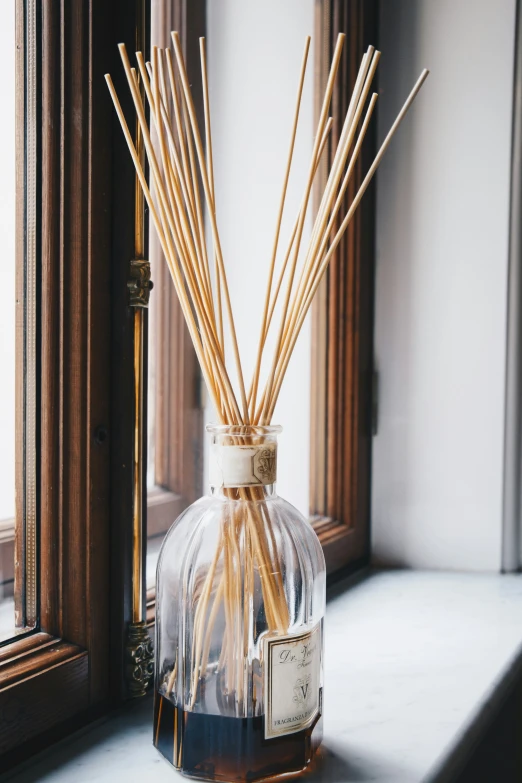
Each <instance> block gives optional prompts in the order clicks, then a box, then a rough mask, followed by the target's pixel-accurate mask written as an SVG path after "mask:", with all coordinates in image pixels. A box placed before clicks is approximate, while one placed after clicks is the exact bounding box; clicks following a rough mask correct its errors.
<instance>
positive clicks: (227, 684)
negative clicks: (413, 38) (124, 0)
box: [106, 33, 428, 757]
mask: <svg viewBox="0 0 522 783" xmlns="http://www.w3.org/2000/svg"><path fill="white" fill-rule="evenodd" d="M172 41H173V44H174V56H173V54H172V52H171V51H170V49H168V48H167V49H165V50H162V49H158V48H157V47H153V51H152V62H151V63H145V60H144V58H143V55H142V54H141V53H139V52H138V53H137V54H136V57H137V64H138V70H139V76H138V73H137V72H136V70H135V69H134V68H132V67H131V64H130V61H129V58H128V55H127V52H126V49H125V46H124V45H123V44H121V45H120V47H119V48H120V54H121V58H122V63H123V68H124V71H125V74H126V77H127V83H128V86H129V90H130V93H131V97H132V101H133V104H134V108H135V111H136V115H137V118H138V123H139V129H140V133H141V134H142V136H143V140H144V146H145V151H146V155H147V160H148V164H149V170H150V177H149V183H148V182H147V180H146V177H145V173H144V168H143V166H142V164H141V162H140V159H139V156H138V154H137V151H136V147H135V145H134V142H133V139H132V135H131V133H130V131H129V128H128V125H127V122H126V120H125V117H124V114H123V111H122V107H121V104H120V102H119V100H118V96H117V94H116V91H115V89H114V85H113V83H112V80H111V78H110V76H109V75H107V76H106V80H107V85H108V88H109V91H110V95H111V98H112V100H113V103H114V106H115V109H116V113H117V116H118V119H119V121H120V124H121V127H122V130H123V133H124V136H125V140H126V142H127V146H128V148H129V151H130V154H131V158H132V161H133V163H134V166H135V168H136V173H137V176H138V179H139V182H140V185H141V187H142V189H143V193H144V196H145V199H146V202H147V204H148V206H149V209H150V214H151V217H152V222H153V224H154V227H155V230H156V232H157V234H158V238H159V241H160V245H161V248H162V251H163V254H164V256H165V260H166V263H167V266H168V268H169V271H170V274H171V276H172V280H173V283H174V286H175V289H176V292H177V295H178V298H179V301H180V305H181V309H182V312H183V316H184V318H185V320H186V323H187V326H188V330H189V334H190V337H191V339H192V343H193V345H194V349H195V351H196V355H197V358H198V361H199V363H200V366H201V370H202V374H203V377H204V380H205V383H206V385H207V388H208V391H209V394H210V397H211V399H212V402H213V404H214V406H215V408H216V411H217V415H218V418H219V420H220V422H222V423H223V424H227V425H233V426H234V434H233V435H231V436H230V444H231V445H236V446H246V447H252V446H256V444H257V441H258V440H259V439H258V438H257V436H256V429H255V425H257V424H260V425H263V426H266V425H269V424H270V422H271V420H272V417H273V415H274V410H275V407H276V404H277V400H278V397H279V394H280V391H281V387H282V383H283V381H284V378H285V374H286V372H287V369H288V365H289V362H290V360H291V357H292V353H293V351H294V348H295V345H296V342H297V339H298V337H299V334H300V331H301V329H302V327H303V323H304V320H305V318H306V316H307V313H308V311H309V308H310V305H311V302H312V300H313V297H314V296H315V293H316V291H317V288H318V286H319V284H320V282H321V280H322V278H323V277H324V274H325V272H326V270H327V268H328V264H329V263H330V261H331V260H332V259H333V256H334V253H335V250H336V248H337V247H338V245H339V242H340V241H341V238H342V237H343V235H344V232H345V231H346V229H347V227H348V225H349V224H350V221H351V220H352V218H353V215H354V213H355V210H356V209H357V206H358V205H359V203H360V201H361V199H362V197H363V195H364V193H365V191H366V189H367V187H368V185H369V183H370V181H371V179H372V177H373V175H374V174H375V171H376V169H377V167H378V165H379V163H380V161H381V160H382V157H383V155H384V153H385V152H386V149H387V148H388V146H389V144H390V142H391V139H392V138H393V135H394V134H395V132H396V131H397V129H398V127H399V125H400V123H401V122H402V120H403V119H404V117H405V115H406V113H407V111H408V110H409V108H410V107H411V105H412V103H413V101H414V99H415V97H416V95H417V94H418V92H419V90H420V88H421V86H422V84H423V83H424V81H425V79H426V77H427V75H428V72H427V71H423V72H422V74H421V76H420V77H419V79H418V81H417V83H416V85H415V86H414V88H413V90H412V92H411V93H410V95H409V97H408V99H407V100H406V102H405V104H404V106H403V107H402V109H401V111H400V112H399V114H398V116H397V119H396V120H395V122H394V123H393V125H392V127H391V129H390V131H389V133H388V135H387V136H386V138H385V140H384V142H383V144H382V145H381V147H380V149H379V151H378V153H377V155H376V157H375V160H374V161H373V163H372V164H371V166H370V168H369V170H368V172H367V174H366V176H365V178H364V180H363V182H362V184H361V186H360V187H359V190H358V191H357V193H356V195H355V197H354V198H353V199H352V201H351V203H350V204H349V206H348V208H347V211H346V214H345V215H344V216H343V215H342V211H343V208H344V204H345V200H346V193H347V192H348V185H349V183H350V181H351V178H352V176H353V174H354V171H355V166H356V164H357V161H358V160H359V157H360V153H361V150H362V147H363V143H364V139H365V135H366V133H367V130H368V127H369V123H370V120H371V117H372V114H373V111H374V108H375V104H376V100H377V94H376V93H373V95H371V97H370V98H369V100H368V96H369V95H370V91H371V84H372V81H373V78H374V75H375V71H376V68H377V65H378V62H379V57H380V52H378V51H375V50H374V48H373V47H369V48H368V50H367V52H366V53H365V55H364V56H363V58H362V61H361V65H360V68H359V72H358V75H357V79H356V83H355V87H354V90H353V93H352V96H351V99H350V102H349V105H348V109H347V111H346V115H345V117H344V122H343V125H342V129H341V133H340V136H339V140H338V142H337V145H336V147H335V150H332V152H333V155H332V165H331V168H330V172H329V175H328V177H327V180H326V185H325V187H324V189H323V193H322V196H321V199H320V203H319V209H318V211H317V215H316V217H315V221H314V223H313V228H312V232H311V236H310V237H309V238H308V239H306V240H305V239H304V225H305V220H306V216H307V211H308V206H309V201H310V193H311V189H312V185H313V183H314V180H315V177H316V173H317V169H318V166H319V162H320V160H321V156H322V154H323V151H324V149H325V148H326V146H327V144H328V142H329V140H330V135H329V134H330V130H331V127H332V119H331V118H329V117H328V113H329V107H330V102H331V98H332V94H333V89H334V84H335V79H336V74H337V71H338V68H339V63H340V60H341V55H342V48H343V42H344V36H343V35H340V36H339V38H338V40H337V43H336V46H335V50H334V54H333V58H332V64H331V68H330V73H329V76H328V80H327V84H326V89H325V94H324V99H323V102H322V108H321V112H320V116H319V120H318V124H317V129H316V134H315V138H314V144H313V151H312V156H311V160H310V164H309V169H308V173H307V178H306V184H305V188H304V193H303V196H302V199H301V204H300V207H299V210H298V212H297V217H296V220H295V223H294V226H293V230H292V232H291V235H290V238H289V241H288V245H287V248H286V252H285V253H284V258H283V262H282V264H281V269H280V271H279V275H278V279H277V282H276V283H275V285H274V279H275V271H276V259H277V256H278V250H279V245H280V235H281V226H282V218H283V214H284V209H285V202H286V197H287V191H288V183H289V178H290V174H291V166H292V159H293V152H294V146H295V140H296V133H297V127H298V120H299V113H300V105H301V99H302V93H303V85H304V80H305V75H306V66H307V62H308V54H309V48H310V39H309V38H307V39H306V41H305V47H304V53H303V58H302V63H301V68H300V72H299V80H298V89H297V96H296V102H295V108H294V113H293V119H292V123H291V134H290V143H289V151H288V156H287V160H286V164H285V169H284V173H283V186H282V191H281V196H280V200H279V205H278V210H277V216H276V227H275V235H274V240H273V244H272V249H271V254H270V258H269V264H268V280H267V287H266V292H265V295H264V300H263V312H262V318H261V324H260V329H259V340H258V343H257V350H256V353H255V361H254V371H253V374H252V379H251V383H250V386H249V393H248V396H247V394H246V389H245V382H244V377H243V369H242V362H241V357H240V354H239V346H238V336H237V333H236V327H235V323H234V316H233V309H232V303H231V298H230V291H229V285H228V281H227V274H226V266H225V263H224V258H223V251H222V247H221V242H220V236H219V230H218V224H217V216H216V189H215V181H214V168H213V152H212V131H211V118H210V102H209V86H208V73H207V55H206V48H205V41H204V39H201V40H200V60H201V72H202V85H203V101H204V119H205V128H204V138H205V149H204V146H203V140H202V136H201V133H200V130H199V126H198V121H197V118H196V112H195V107H194V102H193V99H192V94H191V90H190V84H189V79H188V75H187V70H186V65H185V61H184V57H183V53H182V50H181V44H180V40H179V36H178V35H177V33H172ZM139 80H141V83H142V84H143V87H144V91H145V99H144V100H142V97H141V93H140V88H139V87H140V85H139ZM146 106H148V107H149V109H150V124H149V123H148V122H147V117H146ZM153 133H154V134H155V138H154V141H153V137H152V136H153ZM201 190H202V191H203V192H201ZM205 208H206V215H207V216H208V219H209V222H210V229H211V232H210V234H211V242H210V241H209V242H208V243H207V237H206V233H205ZM301 257H302V260H301ZM211 258H212V259H213V262H214V274H213V277H214V280H212V275H211V270H210V263H209V259H211ZM282 290H284V294H283V295H282V301H281V299H280V295H281V291H282ZM279 305H280V312H279V310H278V317H279V324H278V327H277V334H276V340H275V350H274V353H273V356H272V358H271V361H270V366H269V370H268V372H267V373H265V372H264V358H265V350H266V343H267V339H268V336H269V332H270V329H271V328H272V326H273V321H274V314H275V312H276V307H278V306H279ZM225 317H226V318H225ZM226 328H228V333H227V334H225V329H226ZM227 337H228V338H229V339H230V345H231V348H232V361H233V365H234V368H235V375H236V377H237V382H236V384H235V385H234V384H233V383H232V380H231V378H230V376H229V371H228V362H227V359H226V357H225V341H226V339H227ZM265 375H266V377H264V376H265ZM262 380H263V383H262ZM239 509H242V511H241V513H239ZM279 551H280V549H279V547H278V543H277V541H276V533H275V531H274V525H273V522H272V521H271V515H270V513H269V510H268V505H267V503H266V502H265V499H264V495H263V488H260V487H258V486H239V487H236V486H233V487H228V488H227V487H225V488H224V489H223V506H222V518H221V522H220V529H219V540H218V544H217V547H216V549H215V551H214V555H213V557H212V559H211V561H210V564H209V567H208V568H207V570H206V572H205V573H204V575H203V576H202V577H201V583H200V584H198V602H197V607H196V608H195V611H194V621H193V628H192V633H193V647H192V653H191V660H190V661H188V662H187V661H185V662H183V665H178V657H176V659H175V660H174V661H173V662H172V669H171V670H169V672H170V673H169V676H168V682H167V684H166V692H167V694H170V693H171V692H172V691H173V690H174V689H176V687H177V686H176V681H177V679H178V678H179V682H180V683H181V678H182V676H184V675H183V672H184V669H185V666H187V665H189V666H190V672H189V675H190V676H189V683H190V696H189V699H188V704H189V706H190V707H191V708H193V707H194V705H195V704H196V700H197V697H198V693H199V692H200V690H201V688H202V684H203V683H204V682H205V677H206V672H207V667H208V665H209V660H210V655H211V639H212V634H213V632H214V629H215V626H216V623H217V622H218V618H219V622H223V628H224V631H223V639H222V643H221V648H220V652H219V657H218V658H217V664H216V663H214V664H213V665H214V666H216V665H217V667H218V674H219V677H220V678H221V680H220V681H222V684H223V694H224V696H223V697H224V698H227V699H230V700H232V701H233V703H234V704H235V705H236V706H237V708H238V710H239V712H240V714H243V712H242V710H243V709H244V705H245V704H246V703H247V701H248V698H250V697H249V696H248V692H249V691H248V689H249V687H250V685H249V680H248V671H249V665H250V664H249V662H248V655H249V640H250V639H251V638H252V636H253V635H254V636H255V633H256V629H255V626H256V622H257V620H256V618H255V617H250V615H249V612H250V608H249V607H250V606H251V605H253V601H254V594H255V592H256V589H257V588H256V584H257V585H258V587H259V586H260V589H261V593H262V597H263V612H264V622H266V626H267V628H268V630H269V631H270V633H273V634H286V633H287V632H288V629H289V624H290V612H289V607H288V600H287V596H286V594H285V582H284V578H283V570H284V563H283V562H282V557H281V555H280V554H279ZM251 687H253V688H254V689H255V687H256V686H255V685H252V686H251ZM254 698H255V696H254ZM176 747H177V746H176ZM178 751H179V752H181V750H180V749H177V750H176V751H175V755H176V754H178ZM178 755H179V754H178ZM176 757H177V756H176Z"/></svg>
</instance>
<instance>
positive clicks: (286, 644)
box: [264, 624, 322, 739]
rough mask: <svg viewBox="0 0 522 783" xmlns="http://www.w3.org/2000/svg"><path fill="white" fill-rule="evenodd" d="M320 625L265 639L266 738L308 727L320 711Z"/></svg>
mask: <svg viewBox="0 0 522 783" xmlns="http://www.w3.org/2000/svg"><path fill="white" fill-rule="evenodd" d="M321 655H322V640H321V624H319V625H316V626H315V628H314V629H313V630H312V631H309V632H308V633H305V634H299V635H293V636H276V637H272V638H270V637H268V638H267V639H265V649H264V674H265V739H270V738H271V737H280V736H281V735H283V734H293V733H294V732H296V731H301V730H302V729H306V728H308V726H311V725H312V723H313V722H314V720H315V718H316V717H317V715H318V713H319V712H320V710H321V696H320V690H321Z"/></svg>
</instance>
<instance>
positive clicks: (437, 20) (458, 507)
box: [372, 0, 515, 570]
mask: <svg viewBox="0 0 522 783" xmlns="http://www.w3.org/2000/svg"><path fill="white" fill-rule="evenodd" d="M381 7H382V13H381V19H380V47H381V48H382V52H383V55H382V59H381V64H380V66H379V70H380V93H381V97H380V100H379V103H380V106H379V118H378V122H379V137H380V138H382V137H383V135H384V133H385V132H386V130H387V129H388V127H389V125H390V124H391V121H392V119H393V117H394V115H395V113H396V112H397V111H398V109H399V108H400V105H401V104H402V101H403V100H404V98H405V96H406V94H407V93H408V91H409V89H410V86H411V85H412V84H413V82H414V80H415V79H416V77H417V75H418V73H419V72H420V70H421V68H422V67H424V66H426V67H428V68H430V69H431V74H430V77H429V79H428V81H427V82H426V85H425V87H424V89H423V91H422V93H421V95H420V96H419V98H418V100H417V102H416V104H415V106H414V108H413V110H412V113H411V116H409V117H408V119H407V120H406V122H405V124H404V126H403V127H402V128H401V130H400V133H399V135H398V137H397V138H396V140H395V141H394V143H393V145H392V147H391V149H390V150H389V152H388V153H387V156H386V158H385V160H384V162H383V164H382V167H381V169H380V173H379V176H378V185H377V209H378V217H377V281H376V286H377V288H376V334H375V352H376V362H377V368H378V370H379V372H380V392H381V395H380V421H379V433H378V435H377V437H376V438H375V441H374V460H373V462H374V464H373V520H372V524H373V550H374V555H375V558H376V560H378V561H384V562H388V563H401V564H407V565H409V566H414V567H436V568H439V567H447V568H456V569H459V568H470V569H478V570H482V569H485V570H498V569H499V567H500V551H501V550H500V547H501V513H502V449H503V425H504V418H503V417H504V371H505V336H506V281H507V241H508V206H509V168H510V142H511V105H512V84H513V55H514V30H515V0H458V1H457V2H455V0H437V2H434V1H433V0H416V2H411V0H387V1H386V2H385V3H382V4H381Z"/></svg>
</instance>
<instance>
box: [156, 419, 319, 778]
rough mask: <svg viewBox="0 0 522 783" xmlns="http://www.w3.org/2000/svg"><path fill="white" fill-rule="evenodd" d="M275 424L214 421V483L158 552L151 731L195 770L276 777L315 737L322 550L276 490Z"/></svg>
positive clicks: (294, 767) (175, 760) (291, 768)
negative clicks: (233, 425) (217, 424)
mask: <svg viewBox="0 0 522 783" xmlns="http://www.w3.org/2000/svg"><path fill="white" fill-rule="evenodd" d="M277 431H278V428H255V430H254V431H250V430H249V431H248V433H247V434H245V428H243V429H242V430H241V435H238V434H236V432H237V431H236V430H231V429H230V428H227V429H225V428H216V430H214V431H213V433H212V437H213V444H212V448H213V449H214V457H215V458H216V457H217V459H215V465H214V476H213V479H212V481H213V489H212V493H211V495H210V496H208V497H205V498H202V499H201V500H199V501H197V502H196V503H194V504H193V505H192V506H191V507H190V508H189V509H187V511H185V512H184V513H183V514H182V515H181V516H180V517H179V519H178V520H177V521H176V522H175V523H174V525H173V526H172V528H171V529H170V531H169V533H168V534H167V537H166V539H165V542H164V544H163V548H162V551H161V555H160V560H159V563H158V578H157V595H156V601H157V604H156V605H157V615H156V675H155V678H156V702H155V727H154V732H155V735H154V742H155V744H156V747H157V748H158V749H159V750H160V752H161V753H162V754H163V755H164V756H165V757H166V758H167V759H168V760H169V761H170V762H171V763H172V764H173V765H174V766H175V767H177V768H178V769H180V770H181V771H182V772H183V773H184V774H186V775H189V776H192V777H195V778H199V779H204V780H222V781H257V780H268V779H277V778H278V777H279V776H282V775H288V774H289V773H291V772H298V771H299V770H302V769H303V768H304V767H306V765H307V764H308V763H309V761H310V760H311V758H312V756H313V753H314V750H315V748H316V747H317V746H318V744H319V742H320V739H321V731H322V725H321V723H322V721H321V718H322V710H323V706H322V655H323V652H322V637H323V632H322V623H323V616H324V609H325V565H324V557H323V553H322V549H321V546H320V543H319V541H318V539H317V536H316V534H315V532H314V530H313V528H312V527H311V525H310V524H309V523H308V522H307V521H306V520H305V519H304V518H303V517H302V515H301V514H300V513H299V512H298V511H297V510H296V509H295V508H294V507H293V506H291V505H290V504H289V503H287V502H286V501H285V500H283V499H282V498H280V497H278V496H277V494H276V491H275V483H273V482H272V478H273V477H274V475H275V454H276V452H275V436H276V434H277ZM245 471H246V473H245ZM247 480H250V481H251V483H250V484H249V485H247V484H245V485H244V486H230V484H231V483H232V484H237V483H239V481H243V482H246V481H247ZM263 480H264V481H270V482H271V483H261V482H262V481H263ZM252 482H259V483H252Z"/></svg>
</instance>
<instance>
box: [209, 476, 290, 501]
mask: <svg viewBox="0 0 522 783" xmlns="http://www.w3.org/2000/svg"><path fill="white" fill-rule="evenodd" d="M210 494H211V495H212V497H215V498H220V499H221V500H237V501H246V500H248V501H254V502H260V501H263V500H268V499H270V498H275V497H277V487H276V483H275V481H274V482H273V483H272V484H253V485H252V486H249V487H216V486H212V484H210Z"/></svg>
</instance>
